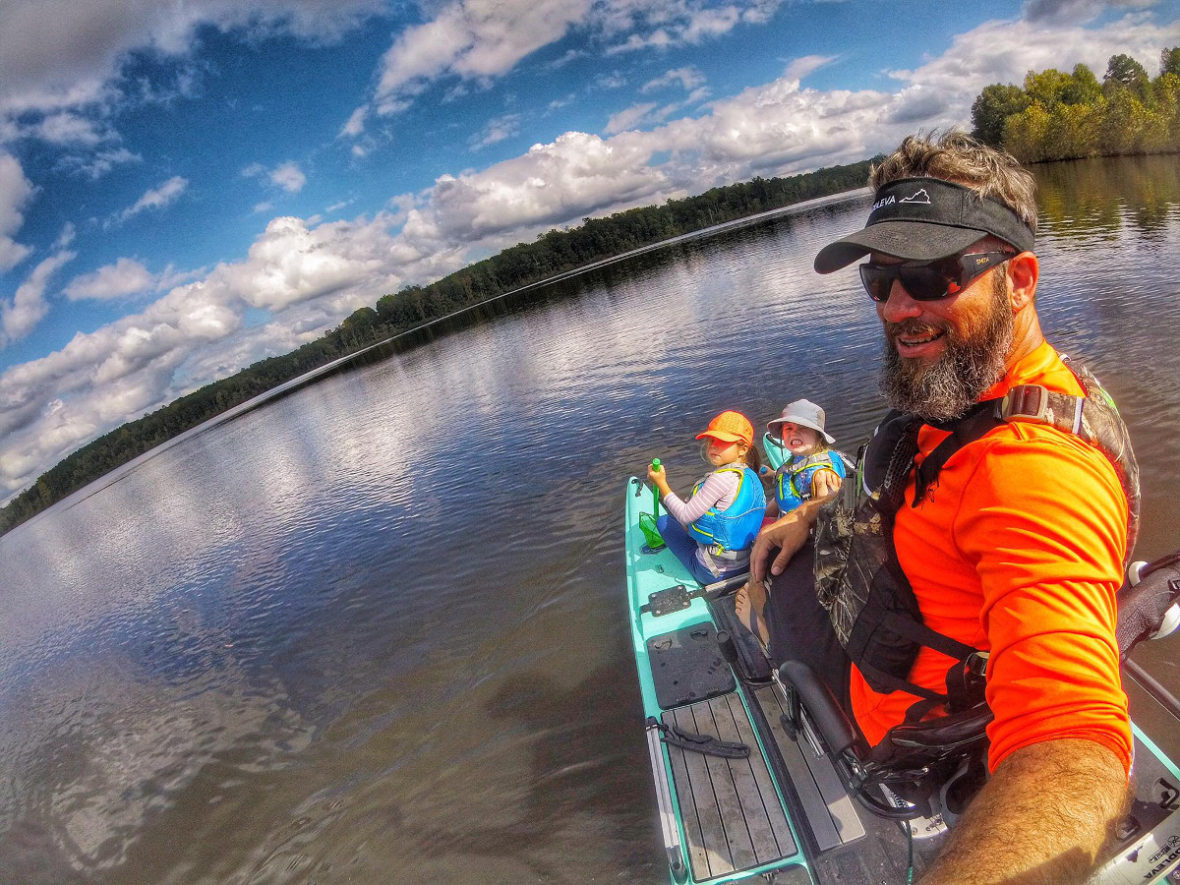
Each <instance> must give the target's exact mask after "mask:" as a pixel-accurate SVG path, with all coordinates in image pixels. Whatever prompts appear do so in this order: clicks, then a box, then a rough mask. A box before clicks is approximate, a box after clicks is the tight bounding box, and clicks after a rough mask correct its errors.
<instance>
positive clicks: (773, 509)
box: [734, 399, 846, 645]
mask: <svg viewBox="0 0 1180 885" xmlns="http://www.w3.org/2000/svg"><path fill="white" fill-rule="evenodd" d="M826 417H827V416H826V415H825V414H824V410H823V409H822V408H820V407H819V406H817V405H816V404H815V403H813V402H812V401H811V400H806V399H797V400H795V401H794V402H792V403H788V404H787V407H786V408H785V409H783V413H782V415H781V416H780V417H778V418H775V419H774V420H773V421H771V422H769V423H768V424H767V425H766V429H767V431H768V440H767V450H768V451H769V450H770V447H771V446H777V447H778V448H779V450H780V451H781V452H782V456H783V462H782V466H781V467H779V469H778V470H777V471H776V472H775V473H774V476H773V478H772V480H771V483H772V486H773V498H771V499H770V500H768V501H767V505H766V519H767V522H764V523H763V525H766V524H767V523H769V522H773V521H774V520H776V519H779V518H781V517H783V516H786V515H787V514H788V513H790V512H791V511H792V510H794V509H795V508H797V507H798V506H799V505H800V504H802V503H803V502H804V501H808V500H811V499H812V498H823V497H826V496H827V495H830V494H832V493H833V492H836V491H837V490H838V489H839V488H840V483H841V481H842V480H843V479H844V475H845V473H846V467H845V461H844V456H843V455H841V454H840V453H839V452H837V451H836V450H835V449H833V448H831V446H832V444H833V443H835V442H836V440H835V439H833V438H832V435H831V434H830V433H828V432H827V430H825V429H824V424H825V419H826ZM768 498H769V496H768ZM765 605H766V589H765V588H764V587H762V586H760V585H753V586H751V585H750V584H746V585H745V586H743V587H742V588H741V589H740V590H738V592H737V596H736V598H735V600H734V611H735V613H736V614H737V617H738V620H739V621H741V623H743V624H744V625H745V626H746V627H747V628H748V629H749V630H750V632H751V633H753V634H754V635H755V636H756V637H758V639H759V640H760V641H761V642H762V644H763V645H766V644H767V642H769V639H770V637H769V634H768V632H767V629H766V622H765V619H764V618H763V615H762V611H763V608H764V607H765Z"/></svg>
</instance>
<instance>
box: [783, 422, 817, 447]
mask: <svg viewBox="0 0 1180 885" xmlns="http://www.w3.org/2000/svg"><path fill="white" fill-rule="evenodd" d="M782 435H783V448H784V449H786V450H787V451H788V452H790V453H791V454H792V455H810V454H811V453H812V452H814V451H815V450H816V449H818V448H819V431H816V430H812V429H811V428H810V427H800V426H799V425H798V424H792V423H791V422H790V421H787V422H786V423H785V424H783V425H782Z"/></svg>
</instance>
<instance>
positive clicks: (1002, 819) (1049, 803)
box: [921, 739, 1128, 885]
mask: <svg viewBox="0 0 1180 885" xmlns="http://www.w3.org/2000/svg"><path fill="white" fill-rule="evenodd" d="M1127 796H1128V790H1127V775H1126V772H1125V771H1124V770H1123V764H1122V762H1121V761H1120V760H1119V758H1118V756H1116V755H1115V753H1114V752H1113V751H1111V750H1110V749H1108V748H1107V747H1104V746H1103V745H1102V744H1099V743H1096V742H1094V741H1088V740H1081V739H1061V740H1053V741H1044V742H1042V743H1038V744H1032V745H1030V746H1027V747H1024V748H1022V749H1020V750H1016V751H1015V752H1013V753H1012V755H1010V756H1009V757H1008V758H1007V759H1005V760H1004V761H1003V762H1001V763H1000V764H999V766H997V767H996V770H995V772H994V773H993V774H992V777H991V780H989V781H988V782H987V784H986V786H984V788H983V789H982V790H981V791H980V793H979V795H978V796H976V797H975V799H974V800H973V801H972V803H971V805H970V806H968V808H967V812H966V814H964V816H963V819H962V820H961V821H960V822H959V824H958V826H956V827H955V828H954V829H953V830H952V831H951V834H950V839H949V840H948V842H947V845H946V848H945V849H944V850H943V852H942V854H941V855H940V856H939V858H938V860H937V861H936V862H935V863H934V865H933V866H932V867H931V868H930V869H929V870H928V871H927V873H926V875H925V876H923V877H922V880H921V881H922V885H941V883H948V885H949V883H954V885H993V883H1001V882H1014V883H1020V885H1039V883H1045V885H1063V883H1075V882H1077V883H1080V882H1084V881H1085V880H1086V878H1087V876H1088V875H1089V874H1090V873H1091V872H1092V871H1093V869H1094V868H1095V866H1096V864H1097V862H1098V860H1099V856H1100V852H1101V850H1102V847H1103V845H1104V844H1105V843H1106V842H1107V840H1108V839H1109V837H1110V835H1111V833H1113V832H1114V827H1115V825H1116V824H1117V823H1118V820H1119V818H1120V817H1121V816H1122V814H1123V813H1124V810H1125V808H1126V803H1127Z"/></svg>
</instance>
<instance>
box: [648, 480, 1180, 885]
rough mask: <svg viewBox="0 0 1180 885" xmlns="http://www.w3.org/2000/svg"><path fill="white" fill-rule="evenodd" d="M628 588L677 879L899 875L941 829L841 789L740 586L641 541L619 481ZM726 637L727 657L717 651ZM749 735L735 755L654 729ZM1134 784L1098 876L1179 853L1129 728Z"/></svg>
mask: <svg viewBox="0 0 1180 885" xmlns="http://www.w3.org/2000/svg"><path fill="white" fill-rule="evenodd" d="M626 500H627V504H626V521H625V531H626V545H625V546H626V558H627V585H628V586H627V590H628V600H629V609H630V615H631V626H632V638H633V650H634V653H635V657H636V665H637V672H638V676H639V685H640V692H641V695H642V699H643V706H644V717H645V718H646V720H647V723H648V749H649V754H650V756H651V763H652V774H653V777H654V780H655V784H656V793H657V802H658V805H659V809H660V816H661V822H662V827H663V832H664V843H665V849H666V851H667V855H668V863H669V874H670V879H671V881H673V882H676V883H684V882H693V883H704V882H709V883H725V882H737V881H745V880H755V879H756V880H761V881H770V882H776V883H783V885H795V883H800V885H802V883H828V882H869V881H872V882H880V883H895V882H896V883H902V882H906V881H907V878H909V876H910V875H911V873H910V871H911V867H912V870H913V874H914V875H916V874H918V873H920V872H921V871H922V870H923V869H925V867H926V866H928V865H929V863H930V862H931V861H932V860H933V859H934V857H936V856H937V854H938V852H939V850H940V849H941V847H942V844H943V842H944V841H945V834H946V826H945V825H944V824H943V823H942V822H941V821H940V820H934V821H925V820H919V821H915V822H914V838H913V840H912V855H911V841H910V839H909V838H908V834H907V829H906V828H907V824H904V823H900V822H897V821H891V820H886V819H884V818H881V817H878V816H877V815H875V814H873V813H872V812H870V811H869V810H867V809H866V808H864V807H863V806H861V805H860V804H859V803H858V802H857V801H855V800H854V799H853V798H852V797H850V796H849V795H848V793H847V792H846V791H845V789H844V786H843V784H842V783H841V781H840V779H839V776H838V775H837V773H836V770H835V768H834V767H833V765H832V763H831V761H830V760H829V759H828V757H827V756H825V755H821V754H819V753H817V752H816V751H815V750H814V749H813V748H812V747H811V745H810V744H809V742H808V741H807V740H806V739H805V737H804V736H800V737H799V739H798V740H795V739H793V738H792V737H790V736H789V735H788V733H787V730H786V729H785V728H784V725H783V713H784V711H785V706H784V705H785V696H784V694H783V690H782V688H781V686H779V685H778V684H777V683H776V682H775V680H773V679H772V676H771V672H770V667H769V664H768V663H767V661H766V660H765V657H764V656H763V655H762V653H761V650H760V649H759V648H758V645H757V642H756V640H755V639H754V638H753V637H752V636H751V635H750V634H749V632H748V631H746V630H745V628H744V627H742V626H741V625H740V624H739V623H738V622H737V619H736V617H735V615H734V600H733V594H734V592H735V590H736V587H733V586H729V587H726V586H721V585H718V586H714V587H712V588H708V589H706V588H702V587H701V586H700V585H699V584H697V583H696V582H695V581H694V580H693V579H692V577H691V576H690V575H689V573H688V571H687V569H685V567H684V566H683V565H682V564H681V563H680V562H679V560H677V559H676V557H675V555H674V554H672V553H671V552H670V551H668V550H667V549H666V548H664V549H662V550H658V551H652V550H650V549H649V548H647V547H646V546H645V539H644V538H643V535H642V532H641V530H640V528H639V514H640V513H641V512H643V511H645V510H646V511H648V512H650V510H651V493H650V491H649V490H648V489H647V488H646V487H645V486H644V485H643V484H642V483H641V482H640V480H638V479H637V478H634V477H632V478H631V480H630V481H629V483H628V485H627V490H626ZM723 648H725V649H728V652H727V653H726V654H724V655H723V653H722V649H723ZM668 727H674V728H675V729H678V730H679V732H680V733H681V734H683V735H687V736H689V737H690V740H688V741H681V742H680V743H687V744H689V745H694V744H695V743H696V742H697V741H700V742H701V743H709V742H708V741H706V739H707V738H714V739H715V740H716V741H719V742H724V743H725V744H727V745H730V746H732V745H734V744H738V745H745V746H746V747H748V748H749V755H748V757H744V758H730V757H726V756H719V755H710V754H707V753H702V752H698V751H697V750H695V749H684V748H683V747H681V746H678V745H677V742H676V741H674V740H671V739H665V740H661V734H662V733H663V732H664V730H665V729H667V728H668ZM1135 737H1136V746H1135V759H1136V762H1135V774H1136V784H1137V796H1136V799H1135V801H1134V803H1133V805H1132V808H1131V816H1130V819H1129V821H1130V823H1129V824H1128V826H1127V827H1126V829H1125V831H1124V832H1123V833H1120V835H1121V836H1122V837H1123V838H1122V839H1121V840H1120V845H1119V850H1118V851H1117V852H1116V853H1115V857H1114V859H1113V860H1112V861H1111V863H1110V864H1109V865H1108V867H1107V868H1105V869H1104V870H1103V873H1102V876H1101V877H1100V879H1099V881H1101V882H1111V883H1114V882H1150V881H1160V880H1161V879H1163V878H1164V877H1165V876H1166V874H1167V872H1168V871H1169V870H1170V869H1173V868H1175V866H1176V865H1177V864H1178V863H1180V847H1178V846H1180V814H1178V813H1177V808H1178V807H1180V802H1178V801H1177V798H1178V796H1180V770H1178V769H1177V768H1176V766H1175V765H1174V764H1173V763H1172V762H1171V761H1170V760H1169V759H1167V757H1166V756H1164V755H1163V754H1162V753H1161V752H1160V751H1159V750H1158V748H1156V747H1155V746H1154V744H1152V743H1151V742H1150V741H1149V740H1148V739H1147V738H1146V737H1145V736H1144V735H1142V733H1141V732H1140V731H1139V729H1138V728H1136V729H1135Z"/></svg>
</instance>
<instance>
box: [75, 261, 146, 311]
mask: <svg viewBox="0 0 1180 885" xmlns="http://www.w3.org/2000/svg"><path fill="white" fill-rule="evenodd" d="M155 287H156V278H155V277H154V276H153V275H152V274H151V273H149V272H148V269H147V268H146V267H144V266H143V265H142V264H141V263H140V262H138V261H136V260H134V259H132V258H120V259H118V260H117V261H116V262H115V263H114V264H108V265H106V266H105V267H100V268H99V269H98V270H96V271H94V272H92V273H88V274H83V275H81V276H78V277H75V278H74V279H73V280H71V281H70V283H69V285H67V286H66V287H65V289H64V290H63V291H64V292H65V294H66V297H67V298H69V299H70V301H80V300H82V299H94V300H97V301H107V300H110V299H112V298H125V297H127V296H128V295H139V294H141V293H143V292H150V291H152V290H153V289H155Z"/></svg>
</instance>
